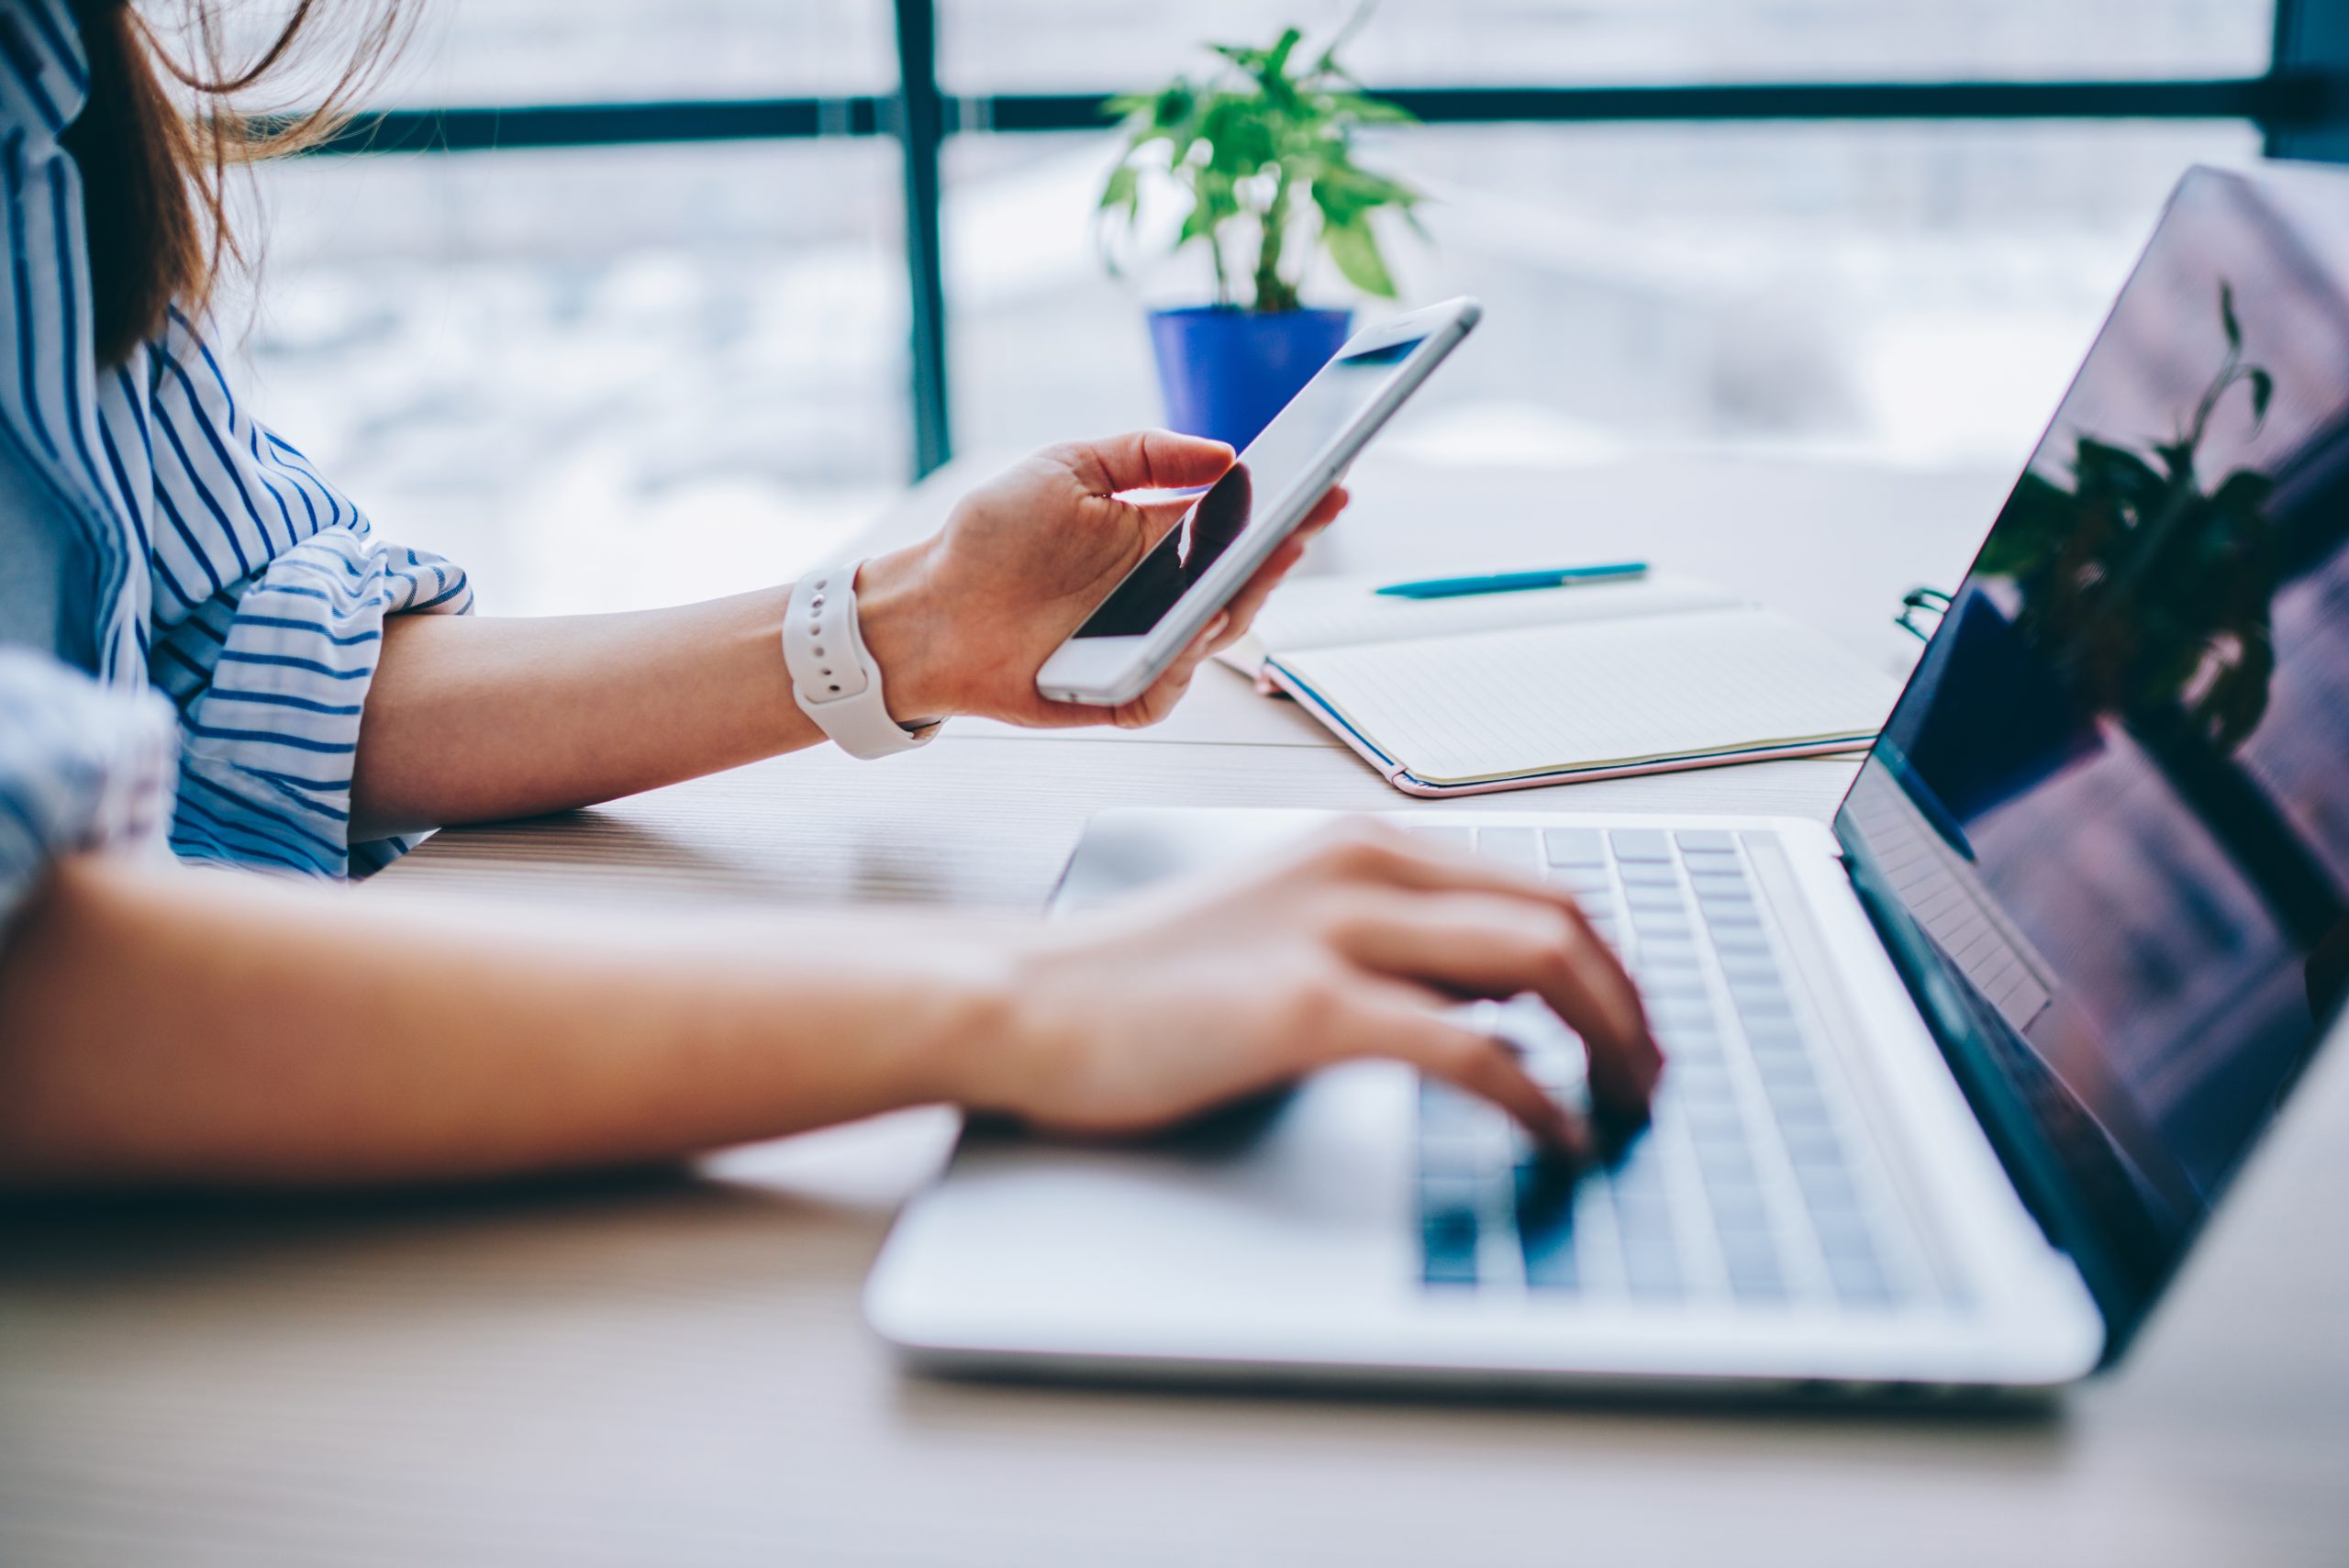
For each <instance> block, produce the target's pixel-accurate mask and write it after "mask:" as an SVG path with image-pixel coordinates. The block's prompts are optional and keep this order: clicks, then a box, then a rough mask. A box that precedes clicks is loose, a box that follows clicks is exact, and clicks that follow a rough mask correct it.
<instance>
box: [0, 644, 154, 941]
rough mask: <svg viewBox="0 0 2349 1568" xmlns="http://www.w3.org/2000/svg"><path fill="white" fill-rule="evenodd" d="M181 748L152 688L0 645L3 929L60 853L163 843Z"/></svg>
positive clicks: (0, 926) (0, 893)
mask: <svg viewBox="0 0 2349 1568" xmlns="http://www.w3.org/2000/svg"><path fill="white" fill-rule="evenodd" d="M177 751H178V731H177V727H176V726H175V725H174V724H173V718H172V710H171V708H170V707H169V706H167V705H166V704H164V703H163V702H162V701H161V699H160V698H158V697H156V696H155V695H154V694H153V693H151V692H142V691H135V690H134V691H122V690H114V689H110V688H108V687H106V686H102V685H100V684H98V683H97V682H95V681H94V680H92V679H91V678H90V677H89V676H87V675H84V674H82V673H80V672H78V671H75V670H72V669H69V668H68V667H67V666H65V665H63V664H61V663H59V662H57V661H56V660H54V659H51V658H50V657H48V656H47V655H45V654H38V653H33V652H29V651H25V650H22V649H0V934H4V933H5V932H6V930H8V929H10V928H12V927H13V925H14V924H15V921H16V917H17V910H18V906H20V905H21V904H22V903H23V902H24V899H25V896H26V895H28V893H30V892H31V891H32V889H33V888H34V887H35V886H36V885H37V884H39V881H40V878H41V873H43V872H44V871H46V870H47V869H48V866H49V864H50V862H51V861H54V860H55V859H57V858H58V857H59V856H61V855H69V854H75V853H78V852H81V851H86V850H117V851H126V852H145V851H152V852H157V853H160V852H161V849H162V844H163V833H164V826H165V824H166V823H168V822H169V821H170V820H171V816H172V795H173V758H174V755H175V753H176V752H177Z"/></svg>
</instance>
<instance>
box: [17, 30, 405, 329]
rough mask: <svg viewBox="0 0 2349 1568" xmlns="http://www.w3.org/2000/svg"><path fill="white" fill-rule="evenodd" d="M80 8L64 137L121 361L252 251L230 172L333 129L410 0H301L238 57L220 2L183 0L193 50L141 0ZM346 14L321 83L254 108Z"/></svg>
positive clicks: (101, 303) (94, 292) (392, 49)
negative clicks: (232, 52) (79, 61)
mask: <svg viewBox="0 0 2349 1568" xmlns="http://www.w3.org/2000/svg"><path fill="white" fill-rule="evenodd" d="M72 6H73V14H74V17H75V19H76V20H77V21H78V22H79V23H80V24H81V28H82V42H83V48H84V49H85V50H87V52H88V54H89V59H90V90H89V102H88V103H87V104H86V105H85V106H83V110H82V113H81V115H80V116H79V117H77V118H76V119H75V120H74V121H73V123H72V124H71V125H69V126H68V127H66V128H65V134H64V137H63V141H64V145H65V149H66V150H67V151H69V152H71V153H72V155H73V160H74V161H75V162H76V163H77V164H78V165H79V166H80V168H81V172H82V215H83V226H84V228H85V229H86V230H87V233H88V238H89V253H90V296H91V297H90V307H91V315H92V321H93V335H94V338H95V349H96V351H97V356H98V362H99V363H100V364H102V365H111V364H118V363H120V362H122V361H124V360H126V359H128V357H129V355H130V352H131V350H133V349H135V348H137V347H138V345H139V342H140V341H141V340H143V339H147V338H149V337H151V336H152V335H153V334H155V333H156V332H158V331H160V330H161V328H162V325H163V321H164V317H165V313H166V312H167V311H168V310H169V309H170V307H171V306H173V304H174V303H177V304H178V305H179V306H181V307H182V308H184V309H186V310H188V311H190V312H195V311H200V310H201V309H202V308H203V306H204V305H205V304H206V301H207V300H208V299H209V298H210V296H211V293H212V286H213V284H214V283H215V282H216V281H217V279H218V277H219V274H220V272H221V269H222V266H223V263H224V261H230V262H244V261H249V260H250V257H251V255H252V254H253V253H254V252H253V251H252V250H249V249H248V248H247V247H245V246H243V245H240V244H239V242H238V238H237V236H236V234H235V232H234V231H233V229H232V228H231V227H230V225H229V222H228V175H229V171H230V170H231V169H232V168H234V167H236V166H237V165H239V164H244V163H250V162H253V161H257V160H260V159H262V158H269V157H273V156H276V155H278V154H280V153H285V152H295V151H298V150H301V149H303V148H305V147H309V146H312V145H314V144H316V143H317V142H319V141H322V140H324V139H326V138H328V137H329V136H331V135H333V134H334V132H335V131H336V130H337V129H338V128H340V127H341V126H342V125H343V124H344V123H345V121H347V120H348V118H349V117H350V113H351V106H352V105H353V104H354V103H355V102H356V100H357V99H358V97H359V96H360V95H361V94H362V92H363V91H364V90H365V89H366V88H367V87H368V86H369V85H370V84H372V83H373V81H374V79H375V75H376V72H377V70H378V68H379V67H381V66H382V65H384V64H385V63H387V62H388V61H390V60H391V59H392V57H393V56H394V55H395V53H396V52H397V50H398V46H399V45H400V44H401V43H402V42H403V41H405V39H406V32H407V24H406V21H405V19H404V17H403V11H404V9H405V7H404V6H403V5H402V4H401V0H325V3H324V4H321V3H320V0H293V3H292V5H291V6H290V8H289V9H288V10H287V11H286V14H285V19H284V22H283V24H282V25H280V26H279V27H278V28H277V29H276V32H275V34H274V36H273V37H272V38H269V39H266V40H265V41H264V42H263V43H262V46H261V47H260V48H259V50H257V51H256V52H254V53H253V55H252V56H251V58H250V60H248V61H242V62H240V63H237V64H233V65H232V64H230V63H229V62H228V45H227V42H226V39H224V37H223V34H224V31H225V28H224V21H225V12H226V10H227V9H228V7H227V6H226V5H225V4H224V3H223V0H176V4H175V5H174V6H173V9H174V10H175V11H176V13H177V15H176V16H174V17H171V18H170V19H169V20H168V21H167V22H166V23H165V24H164V26H163V28H162V29H161V30H165V31H168V32H171V33H173V34H175V35H177V36H178V37H180V38H181V39H184V40H185V42H186V45H187V47H188V49H189V50H190V52H191V56H192V58H191V59H190V60H188V61H182V60H180V59H177V58H175V57H174V56H173V53H172V52H171V51H170V50H167V49H166V48H165V47H164V45H163V43H162V40H161V38H159V37H158V32H159V28H158V25H157V24H156V23H155V22H154V21H152V20H150V18H149V17H148V16H147V15H146V14H145V12H144V11H142V10H141V8H140V7H139V6H137V5H134V4H133V0H72ZM342 12H351V13H355V15H354V16H352V17H349V18H348V25H346V26H345V27H343V28H337V29H335V30H338V31H342V32H345V33H346V34H351V35H355V36H354V37H353V38H352V39H351V42H349V43H348V44H346V45H345V46H344V50H343V53H342V58H341V59H340V61H339V63H338V64H337V66H336V67H335V69H334V70H333V72H332V73H331V75H330V77H329V81H328V86H327V87H326V89H325V91H324V92H323V94H321V95H318V96H317V98H316V99H315V100H314V101H313V102H312V103H311V104H310V105H309V106H306V107H304V108H301V109H298V110H295V111H292V112H284V111H280V112H273V113H272V112H263V113H259V114H256V113H253V112H252V111H251V107H250V104H249V99H250V96H251V95H253V94H255V93H256V91H257V90H259V89H262V87H263V86H264V85H265V84H266V83H270V82H272V81H273V80H274V79H275V78H276V77H277V76H279V75H280V74H281V73H282V72H284V71H285V70H286V69H288V68H290V67H293V66H295V65H296V64H298V63H300V62H301V61H302V60H303V58H304V55H305V52H306V51H305V49H304V46H305V44H306V41H307V40H308V39H309V38H310V37H311V36H312V35H314V34H315V33H316V32H317V26H316V24H320V23H321V19H322V17H325V16H327V15H328V14H336V13H342ZM264 107H265V106H264Z"/></svg>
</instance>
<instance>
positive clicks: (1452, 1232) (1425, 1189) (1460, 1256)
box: [1419, 1176, 1485, 1284]
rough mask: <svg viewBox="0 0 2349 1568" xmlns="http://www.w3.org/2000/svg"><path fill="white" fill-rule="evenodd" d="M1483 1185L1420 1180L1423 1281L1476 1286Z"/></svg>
mask: <svg viewBox="0 0 2349 1568" xmlns="http://www.w3.org/2000/svg"><path fill="white" fill-rule="evenodd" d="M1484 1191H1485V1188H1484V1186H1483V1184H1481V1183H1478V1182H1475V1181H1471V1180H1468V1179H1466V1178H1464V1177H1454V1176H1422V1177H1420V1178H1419V1254H1420V1258H1419V1262H1420V1277H1421V1278H1422V1279H1424V1280H1425V1281H1426V1282H1427V1283H1428V1284H1475V1283H1476V1241H1477V1235H1478V1231H1479V1229H1480V1226H1479V1223H1478V1216H1477V1206H1478V1204H1479V1202H1480V1200H1481V1199H1482V1196H1483V1195H1484Z"/></svg>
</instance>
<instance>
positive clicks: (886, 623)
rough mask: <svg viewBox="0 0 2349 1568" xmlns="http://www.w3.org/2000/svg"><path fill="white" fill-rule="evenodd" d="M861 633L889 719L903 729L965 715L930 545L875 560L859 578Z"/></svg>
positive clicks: (868, 562)
mask: <svg viewBox="0 0 2349 1568" xmlns="http://www.w3.org/2000/svg"><path fill="white" fill-rule="evenodd" d="M856 619H857V628H858V631H859V632H860V634H861V635H862V636H863V639H864V647H865V651H867V652H869V653H871V654H872V655H873V662H874V667H875V668H877V669H878V670H879V671H880V673H881V689H882V695H883V696H884V697H885V699H886V701H887V703H888V706H889V717H892V718H894V719H896V721H897V722H898V723H900V724H907V725H911V724H918V723H923V722H927V721H929V720H932V719H941V718H952V717H954V716H955V715H956V714H958V713H961V712H963V704H962V699H961V696H960V695H959V693H958V691H957V690H956V688H955V686H954V684H953V681H952V674H953V671H954V656H953V652H954V651H953V649H952V647H951V646H949V644H950V643H951V641H952V639H951V637H950V636H949V635H948V633H947V629H946V625H945V617H944V616H943V615H942V614H941V606H939V605H938V603H937V599H936V595H934V594H933V593H932V591H931V586H930V546H929V544H928V542H927V541H925V542H924V543H921V544H914V545H908V546H907V547H906V548H905V549H903V550H892V551H890V552H889V553H888V554H886V555H876V556H874V557H873V558H872V559H871V560H869V561H867V562H865V563H864V565H863V569H862V570H860V571H859V572H858V573H857V574H856Z"/></svg>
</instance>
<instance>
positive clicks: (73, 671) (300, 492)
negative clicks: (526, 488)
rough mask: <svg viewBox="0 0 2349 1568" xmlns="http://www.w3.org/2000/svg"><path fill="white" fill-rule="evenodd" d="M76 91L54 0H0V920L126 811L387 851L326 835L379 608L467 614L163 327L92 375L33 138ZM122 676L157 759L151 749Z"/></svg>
mask: <svg viewBox="0 0 2349 1568" xmlns="http://www.w3.org/2000/svg"><path fill="white" fill-rule="evenodd" d="M88 89H89V71H88V62H87V59H86V56H85V55H84V53H83V48H82V43H81V39H80V36H79V33H78V30H77V28H76V27H75V25H74V21H73V17H72V11H71V9H70V8H69V7H68V6H67V4H66V3H65V0H0V216H5V219H6V225H7V254H8V258H9V265H8V267H7V269H6V272H5V274H0V330H5V331H6V333H7V335H8V342H9V345H10V349H11V350H12V351H11V352H9V353H7V354H6V356H0V645H15V646H16V647H17V648H18V649H29V650H30V651H29V652H15V653H9V654H7V655H6V656H5V657H0V921H5V920H6V918H7V917H8V914H9V912H10V910H11V909H12V907H13V906H14V903H15V902H16V899H17V897H18V896H20V895H21V893H22V890H23V889H25V888H27V887H28V886H30V885H31V884H32V883H33V882H34V881H35V880H36V879H37V877H38V875H39V869H40V867H41V866H42V865H43V864H44V863H46V861H47V859H48V858H49V857H50V856H51V855H54V854H58V853H61V852H65V851H68V850H72V849H79V848H85V847H91V846H94V845H97V844H103V843H107V842H112V841H116V840H119V839H122V838H125V837H129V838H136V837H137V836H138V835H139V833H140V832H141V831H142V830H145V829H146V828H148V827H149V826H150V820H151V822H153V823H160V822H161V821H163V820H165V819H166V818H167V819H168V822H169V834H170V841H171V844H172V847H173V849H174V850H176V851H178V852H179V853H180V854H181V855H182V856H183V857H186V858H191V859H200V860H214V861H228V862H239V863H244V864H251V865H262V866H271V867H276V868H280V869H284V870H290V871H297V872H305V873H314V874H317V875H325V876H342V875H348V874H351V873H354V872H360V873H363V872H366V871H370V870H373V869H374V868H376V867H378V866H380V865H382V864H384V863H385V862H388V861H390V860H391V859H392V858H393V857H394V856H395V855H397V854H398V853H399V852H401V851H403V850H405V849H406V848H407V847H408V845H409V843H410V842H411V841H412V840H400V839H385V840H373V841H370V842H362V843H355V844H354V843H352V842H351V840H350V836H349V832H348V826H349V820H350V806H351V767H352V761H353V757H354V755H355V753H356V751H357V749H358V738H359V719H360V714H361V712H362V708H363V706H364V705H365V702H366V697H367V690H368V685H369V683H370V680H371V678H372V677H373V674H374V669H375V654H376V651H377V650H378V649H379V648H380V647H381V645H382V639H383V625H384V617H385V616H387V615H394V614H399V613H403V612H407V611H425V610H429V611H439V612H445V613H454V614H462V613H463V612H464V611H466V610H468V609H470V608H471V607H472V603H473V594H472V590H471V588H470V587H469V586H468V584H467V583H466V580H465V576H464V573H462V572H461V571H459V570H457V569H456V568H455V567H453V566H451V565H450V564H449V563H448V562H444V561H442V560H440V559H439V558H438V557H435V556H431V555H428V554H425V553H422V552H419V551H417V550H405V549H400V548H398V547H395V546H392V545H387V544H384V543H383V542H381V541H379V540H377V539H375V538H374V537H373V532H372V530H371V529H370V528H369V527H368V523H367V519H366V518H365V517H363V516H362V515H361V513H360V511H359V509H358V507H357V506H353V505H352V504H351V501H350V500H349V499H348V498H347V497H345V496H344V495H342V493H341V492H340V491H339V490H337V489H336V488H335V487H334V486H333V485H331V484H328V483H327V481H326V480H325V479H324V478H322V477H321V476H320V475H319V474H318V473H317V470H316V469H314V468H313V467H312V466H311V465H310V463H309V462H308V460H307V459H306V458H305V457H303V455H302V454H301V452H300V451H298V450H295V448H294V447H293V446H291V445H290V444H288V443H287V442H286V441H284V440H283V439H280V438H279V437H278V436H277V435H275V434H274V433H273V432H272V431H270V430H269V429H267V428H264V427H263V426H262V424H261V423H260V422H259V421H258V420H256V419H255V418H253V417H252V416H251V415H250V413H249V412H247V411H246V410H244V409H243V408H241V407H239V405H238V403H237V400H236V397H235V395H234V394H233V393H232V392H231V390H230V388H229V383H228V375H227V374H226V373H225V372H224V370H223V368H222V366H221V363H220V361H219V360H218V358H217V356H216V355H215V354H214V352H213V350H212V349H211V348H210V346H209V345H208V344H206V341H205V340H204V338H203V336H202V335H201V333H200V331H199V329H198V328H197V326H196V324H195V323H194V322H192V321H190V320H189V319H188V318H187V317H185V316H184V315H183V314H181V313H179V312H177V311H174V312H173V314H172V317H171V319H170V320H169V321H168V322H167V323H166V325H165V327H164V329H163V330H162V331H161V333H160V334H159V335H158V336H157V337H156V338H155V339H154V340H153V341H151V342H150V343H147V344H145V345H143V346H142V347H141V348H140V349H139V350H138V351H137V352H135V353H134V354H133V355H132V357H131V360H130V361H129V362H128V363H127V364H123V365H119V366H104V365H100V364H98V363H97V362H96V359H95V354H94V352H93V350H92V342H91V336H92V334H91V314H90V289H89V276H90V272H89V257H88V247H87V244H86V240H85V237H84V233H83V223H82V185H81V173H80V171H79V170H78V169H77V168H76V166H75V164H74V162H73V160H72V155H71V154H69V153H68V152H66V151H65V150H64V149H63V148H62V147H61V145H60V143H59V135H60V133H61V131H62V130H63V129H64V128H65V127H66V126H67V125H68V124H70V123H72V119H73V117H74V116H76V115H77V114H79V113H80V112H81V109H82V106H83V102H84V99H85V97H86V95H87V93H88ZM150 690H160V692H161V694H162V695H163V696H164V697H166V698H168V699H169V703H170V706H171V707H172V708H174V709H176V712H177V724H176V731H177V734H176V750H175V753H174V751H173V747H171V746H165V747H163V748H162V749H161V751H159V750H158V748H157V747H156V746H155V745H154V744H153V743H152V742H151V731H152V728H153V724H154V719H153V717H152V713H151V711H150V709H151V708H152V707H153V706H156V705H155V704H154V699H153V697H152V696H151V695H149V694H150ZM167 739H170V737H167ZM174 757H175V764H176V765H175V771H174V773H173V776H171V777H165V778H158V777H154V776H151V775H153V774H154V773H155V772H156V770H158V769H159V768H161V767H162V766H163V760H172V759H174ZM142 770H143V772H142Z"/></svg>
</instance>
